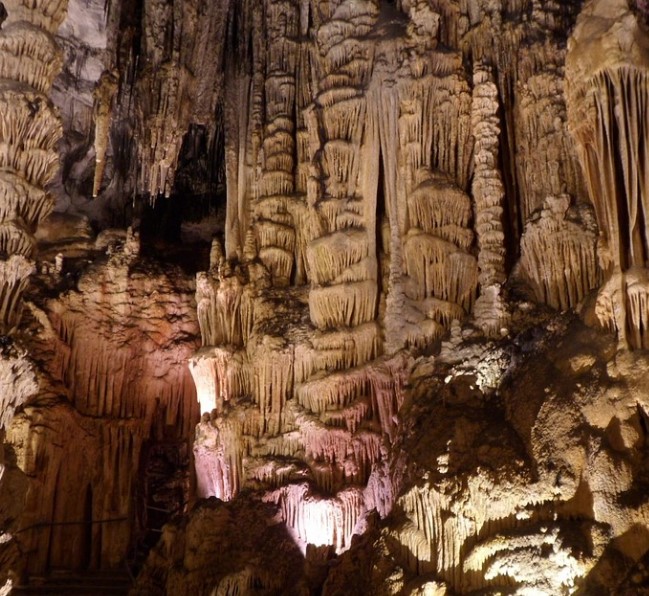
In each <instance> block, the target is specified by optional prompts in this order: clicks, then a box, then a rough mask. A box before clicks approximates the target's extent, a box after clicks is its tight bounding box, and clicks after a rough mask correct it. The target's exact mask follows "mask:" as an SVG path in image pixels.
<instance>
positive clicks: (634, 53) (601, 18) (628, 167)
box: [566, 0, 649, 348]
mask: <svg viewBox="0 0 649 596" xmlns="http://www.w3.org/2000/svg"><path fill="white" fill-rule="evenodd" d="M566 79H567V92H568V93H567V98H568V117H569V124H570V128H571V132H572V134H573V136H574V138H575V140H576V141H577V148H578V151H579V157H580V160H581V164H582V168H583V172H584V178H585V181H586V186H587V188H588V192H589V195H590V198H591V201H592V203H593V206H594V208H595V214H596V216H597V223H598V225H599V231H600V237H599V241H598V259H599V263H600V265H601V268H602V270H603V272H604V277H605V279H604V281H605V283H604V285H603V287H602V289H601V290H600V293H599V296H598V300H597V307H596V311H597V315H598V317H599V319H600V321H601V322H602V323H603V325H604V326H606V327H609V328H611V329H613V330H615V331H617V333H618V335H619V338H620V340H621V341H622V342H623V343H625V344H626V345H627V346H628V347H630V348H642V347H647V346H648V345H649V329H647V326H646V321H647V318H648V317H647V310H646V305H645V299H644V296H646V295H647V293H648V292H649V286H648V285H647V283H646V281H645V279H646V276H645V274H644V270H645V269H646V267H647V262H648V260H649V258H648V256H649V240H648V237H649V235H648V233H647V231H648V229H649V216H648V215H647V211H648V209H649V166H648V165H647V163H646V160H645V159H644V158H643V156H644V155H646V152H647V147H648V144H649V122H648V121H647V118H646V114H647V110H648V109H649V49H648V48H647V43H646V31H645V28H644V25H643V24H642V23H640V22H639V20H638V15H637V14H635V13H634V12H633V11H632V10H631V7H630V6H629V3H628V2H626V1H625V0H592V1H591V2H590V3H589V4H588V8H587V9H586V8H584V10H582V12H581V14H580V16H579V19H578V20H577V24H576V26H575V29H574V32H573V35H572V39H571V43H570V46H569V50H568V55H567V57H566Z"/></svg>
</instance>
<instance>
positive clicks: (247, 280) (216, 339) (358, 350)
mask: <svg viewBox="0 0 649 596" xmlns="http://www.w3.org/2000/svg"><path fill="white" fill-rule="evenodd" d="M325 254H327V253H323V258H324V255H325ZM330 254H331V253H330ZM249 256H251V257H252V256H253V255H252V254H251V255H249ZM327 269H328V267H325V268H323V270H322V273H321V275H326V274H327ZM255 270H257V273H255ZM314 270H317V268H315V269H314ZM262 272H263V273H265V275H261V273H262ZM283 292H285V293H286V295H287V299H290V298H288V297H289V296H290V295H291V293H293V294H296V293H297V294H299V292H300V290H299V289H296V290H288V289H287V290H283ZM275 293H276V290H274V289H273V288H272V287H271V284H270V275H269V274H268V273H267V272H266V269H265V267H264V266H263V265H262V264H261V263H260V260H257V259H252V258H251V259H249V260H247V261H246V262H244V263H242V264H234V263H231V262H228V261H226V260H225V259H224V258H223V255H222V251H221V249H220V247H219V245H218V244H215V245H214V248H213V251H212V268H211V270H210V271H208V272H205V273H201V274H199V275H198V284H197V302H198V313H199V323H200V326H201V331H202V336H203V344H204V347H203V348H201V350H199V351H198V352H197V353H196V354H195V356H194V357H193V358H192V359H191V361H190V370H191V372H192V375H193V377H194V381H195V384H196V387H197V394H198V399H199V401H200V404H201V410H202V411H203V412H204V415H203V419H202V421H201V423H200V424H199V425H198V427H197V430H196V440H195V443H194V455H195V462H196V470H197V479H198V492H199V494H200V495H201V496H203V497H207V496H217V497H219V498H221V499H224V500H229V499H232V498H234V497H235V496H236V495H237V494H238V493H239V491H240V490H241V489H242V488H244V487H246V486H247V487H255V488H262V489H265V491H266V493H265V494H266V497H265V498H266V499H267V500H269V501H272V502H275V503H277V504H278V505H279V507H280V511H282V512H283V513H284V519H285V521H286V523H287V525H288V526H289V529H290V530H291V531H292V532H293V533H294V535H295V537H296V539H298V540H299V541H301V542H302V543H303V544H306V543H311V544H316V545H322V544H328V545H332V546H334V547H335V548H336V549H337V550H342V549H345V548H347V547H348V546H349V544H350V540H351V535H352V533H353V531H354V528H355V527H356V524H357V522H358V520H359V519H360V518H361V517H362V515H363V514H364V512H365V511H366V510H369V509H371V508H372V507H375V506H378V507H380V510H381V512H382V514H386V513H387V512H388V511H389V509H390V506H391V503H392V502H393V498H394V497H393V494H394V491H393V489H392V487H391V484H390V482H389V481H386V480H385V479H383V480H381V478H382V476H381V474H383V475H385V471H384V468H383V466H382V462H384V460H385V458H386V456H387V451H386V448H385V445H386V441H387V442H388V443H389V442H391V441H392V440H393V439H394V438H395V433H396V424H397V415H398V412H399V409H400V408H401V406H402V404H403V399H404V392H403V388H404V383H405V373H404V371H405V370H406V369H407V362H406V360H405V359H404V358H403V357H402V356H398V357H393V358H392V359H382V358H379V357H380V354H381V340H380V333H379V328H378V326H377V324H376V323H374V322H368V323H364V324H361V325H356V326H345V327H343V328H341V329H323V330H320V331H315V330H314V329H313V327H312V326H311V325H309V324H308V323H302V324H301V325H300V324H298V323H295V322H294V323H292V324H291V326H290V327H289V329H287V330H283V326H284V325H285V323H284V321H283V318H284V317H285V316H286V314H285V313H282V312H276V311H277V306H276V303H274V299H275V298H274V295H275ZM298 308H300V307H298ZM301 308H303V309H304V310H306V308H307V306H306V304H303V305H302V307H301ZM304 314H306V313H303V315H302V316H304ZM294 316H295V314H294V313H291V317H294ZM299 318H300V317H297V319H299ZM351 487H355V488H353V489H352V488H351ZM360 487H373V488H372V489H370V488H368V489H361V488H360ZM350 490H351V491H352V493H353V494H354V495H356V497H355V498H353V499H352V500H351V501H349V500H348V496H349V495H350V494H351V493H350ZM296 491H297V492H296ZM297 493H299V494H302V493H304V494H308V498H306V497H305V499H306V500H305V501H304V503H303V504H302V505H299V504H298V501H299V499H297V500H296V499H295V496H296V494H297ZM317 528H320V530H317ZM326 528H328V529H326Z"/></svg>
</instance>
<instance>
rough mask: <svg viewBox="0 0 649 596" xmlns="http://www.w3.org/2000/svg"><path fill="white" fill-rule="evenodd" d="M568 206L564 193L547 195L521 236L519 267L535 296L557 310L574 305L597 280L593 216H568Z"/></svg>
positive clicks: (584, 208) (566, 196)
mask: <svg viewBox="0 0 649 596" xmlns="http://www.w3.org/2000/svg"><path fill="white" fill-rule="evenodd" d="M569 207H570V197H569V196H568V195H560V196H558V197H548V198H547V199H546V201H545V204H544V206H543V209H542V210H541V212H540V214H539V217H538V219H533V220H531V221H530V222H529V223H528V224H527V226H526V228H525V232H524V234H523V238H522V239H521V260H520V266H521V268H522V272H523V274H524V275H525V276H526V278H527V279H528V281H529V283H530V284H531V286H532V288H533V289H534V292H535V294H536V298H537V299H538V300H539V301H541V302H545V303H546V304H549V305H550V306H551V307H553V308H557V309H560V310H566V309H568V308H574V307H575V306H577V305H578V304H579V303H580V302H581V301H582V300H583V299H584V297H585V296H586V294H587V293H588V292H589V291H590V290H592V289H593V288H595V287H597V285H598V283H599V282H600V271H599V268H598V266H597V257H596V250H595V249H596V241H597V236H596V234H595V231H594V229H593V228H594V221H593V220H594V218H593V217H592V215H591V216H590V222H588V221H584V219H585V218H580V217H577V216H573V217H572V219H569V218H568V216H567V215H568V208H569ZM583 210H585V214H586V215H588V214H589V212H588V211H587V210H588V207H587V206H583Z"/></svg>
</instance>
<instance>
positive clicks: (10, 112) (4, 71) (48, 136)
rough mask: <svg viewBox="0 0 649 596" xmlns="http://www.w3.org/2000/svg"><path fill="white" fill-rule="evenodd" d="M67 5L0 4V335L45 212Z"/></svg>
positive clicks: (15, 310)
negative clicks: (51, 95)
mask: <svg viewBox="0 0 649 596" xmlns="http://www.w3.org/2000/svg"><path fill="white" fill-rule="evenodd" d="M66 5H67V0H59V1H53V2H5V6H6V8H7V11H8V14H9V18H8V21H7V23H6V25H5V27H4V28H3V29H2V30H1V31H0V199H1V203H2V205H1V206H0V259H1V262H0V334H2V335H6V334H9V333H12V332H13V331H14V330H15V329H16V327H17V325H18V322H19V319H20V312H21V305H22V294H23V292H24V291H25V289H26V287H27V284H28V280H29V275H30V274H31V272H32V270H33V262H32V260H31V259H32V257H33V253H34V248H35V240H34V236H33V234H34V232H35V230H36V227H37V225H38V223H39V222H40V221H41V220H42V219H43V218H44V217H46V216H47V215H48V214H49V212H50V211H51V209H52V206H53V200H52V198H51V197H50V196H49V195H48V194H47V192H46V191H45V187H46V186H47V184H48V183H49V182H50V181H51V180H52V179H53V177H54V175H55V174H56V170H57V168H58V154H57V151H56V143H57V141H58V140H59V138H60V136H61V123H60V121H59V118H58V116H57V114H56V113H55V111H54V108H53V107H52V104H51V103H50V101H49V99H48V98H47V95H46V93H47V92H48V90H49V88H50V87H51V85H52V81H53V79H54V77H55V76H56V75H57V74H58V71H59V70H60V68H61V64H62V62H61V56H60V51H59V50H58V48H57V46H56V43H55V41H54V38H53V37H52V35H51V34H52V33H53V32H55V31H56V29H57V28H58V25H59V24H60V23H61V21H62V19H63V17H64V14H65V8H66Z"/></svg>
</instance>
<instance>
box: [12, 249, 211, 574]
mask: <svg viewBox="0 0 649 596" xmlns="http://www.w3.org/2000/svg"><path fill="white" fill-rule="evenodd" d="M50 281H54V282H55V281H56V274H54V279H53V280H50ZM39 282H40V283H46V282H47V280H46V279H44V278H42V277H41V278H40V279H39ZM54 288H55V289H56V285H55V286H54ZM192 289H193V288H192V284H190V283H189V282H187V281H184V282H183V276H182V275H180V274H179V272H178V271H175V270H173V269H169V268H162V267H161V266H159V265H156V264H154V263H151V262H148V261H146V260H144V259H141V258H140V257H139V256H138V254H137V240H136V239H134V238H127V240H126V242H125V243H124V245H123V246H122V247H121V248H116V247H114V248H113V249H112V255H111V256H110V257H108V258H105V259H104V260H103V262H101V261H99V262H96V263H95V264H93V266H92V268H90V269H88V270H87V271H86V272H85V273H84V274H82V275H81V277H80V278H79V280H78V282H77V284H76V288H75V289H74V290H73V291H70V292H65V291H63V292H61V289H60V287H59V288H58V292H57V291H55V290H54V291H52V290H51V291H50V292H49V296H48V297H45V298H42V299H39V300H38V304H31V303H30V304H29V314H28V315H26V316H25V319H26V321H25V324H24V327H25V331H26V332H27V336H28V337H29V338H30V339H29V343H28V346H29V351H30V354H31V356H32V358H33V359H34V360H35V361H36V362H38V363H39V367H38V374H37V386H36V391H34V392H33V395H32V396H30V399H29V401H27V402H26V403H25V405H24V408H23V409H22V410H21V411H20V413H17V414H16V416H15V418H14V420H13V423H12V424H11V426H10V427H9V429H8V432H7V437H6V440H7V443H8V445H9V448H10V449H11V451H12V453H13V456H14V459H15V462H14V463H15V465H16V466H17V467H18V468H19V469H20V470H22V472H23V473H24V474H25V476H26V479H27V486H28V492H27V494H26V496H25V497H24V512H23V514H22V516H21V517H20V520H19V522H20V523H19V524H18V527H17V528H16V529H15V532H16V540H17V542H18V545H19V547H20V549H21V550H22V551H23V552H32V553H34V554H33V555H32V556H30V557H28V558H27V559H26V560H24V561H23V562H22V567H23V568H24V567H26V572H27V573H30V574H42V573H45V572H46V571H47V570H48V569H50V568H63V569H88V570H93V569H99V568H118V567H120V566H122V565H123V564H124V559H125V557H126V556H127V554H128V553H129V550H130V549H131V545H132V544H135V543H136V541H137V540H139V538H138V536H139V535H140V534H141V533H143V532H146V529H147V527H151V526H150V521H149V520H148V517H150V516H151V515H152V511H151V509H150V508H151V507H155V508H158V509H160V508H170V509H171V508H180V509H181V510H182V507H184V504H185V503H186V501H187V499H188V495H189V483H190V480H189V473H188V472H189V471H188V466H189V449H190V447H189V444H188V440H187V439H188V437H189V436H190V435H191V431H192V429H193V427H194V425H195V423H196V421H197V419H198V411H197V408H196V400H195V390H194V387H193V383H192V381H191V376H190V374H189V371H188V370H187V368H186V365H185V361H186V359H187V358H188V357H189V356H190V355H191V353H192V351H193V350H194V348H195V341H194V338H195V336H196V333H197V325H196V320H195V314H194V307H193V301H192ZM170 321H174V323H173V324H171V323H170ZM165 446H166V449H167V452H168V453H170V457H176V459H177V469H176V470H174V472H173V473H172V474H170V476H174V477H175V480H174V478H168V479H167V480H166V482H167V484H168V485H169V486H170V487H171V488H169V489H167V490H168V491H169V492H173V493H174V494H171V495H169V496H168V497H165V495H164V493H163V492H161V491H158V492H157V493H156V492H155V491H156V485H155V482H156V479H155V478H153V479H152V478H151V477H150V476H149V474H150V470H149V468H150V467H151V466H152V465H156V464H157V465H160V464H161V461H162V458H161V457H159V456H157V455H156V454H157V453H159V452H160V450H161V449H162V448H165ZM171 452H173V453H171ZM183 458H184V459H185V460H187V461H186V462H185V463H184V464H183ZM44 462H45V463H44ZM183 465H184V466H185V469H184V471H183ZM43 466H45V469H44V468H43ZM155 472H157V476H158V480H157V482H162V481H165V479H164V474H165V472H164V469H162V470H160V469H158V470H157V471H154V473H155ZM174 482H175V484H174ZM100 520H110V521H105V522H103V523H94V524H92V525H90V522H91V521H95V522H99V521H100Z"/></svg>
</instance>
